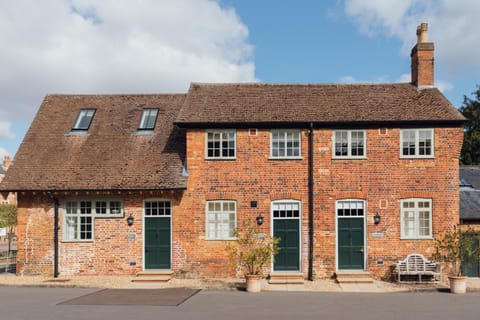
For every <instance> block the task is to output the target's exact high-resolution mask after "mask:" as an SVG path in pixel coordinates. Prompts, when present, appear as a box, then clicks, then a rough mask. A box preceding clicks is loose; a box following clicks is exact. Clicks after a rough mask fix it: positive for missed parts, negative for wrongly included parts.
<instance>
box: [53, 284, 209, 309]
mask: <svg viewBox="0 0 480 320" xmlns="http://www.w3.org/2000/svg"><path fill="white" fill-rule="evenodd" d="M199 291H200V290H199V289H189V288H168V289H103V290H100V291H96V292H93V293H90V294H87V295H84V296H81V297H78V298H74V299H71V300H67V301H64V302H60V303H59V305H147V306H178V305H180V304H182V303H183V302H185V301H187V300H188V299H189V298H191V297H192V296H194V295H195V294H197V293H198V292H199Z"/></svg>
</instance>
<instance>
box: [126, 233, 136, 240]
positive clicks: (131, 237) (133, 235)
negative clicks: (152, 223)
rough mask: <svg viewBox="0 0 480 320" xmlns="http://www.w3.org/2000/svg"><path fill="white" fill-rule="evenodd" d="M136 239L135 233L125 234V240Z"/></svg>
mask: <svg viewBox="0 0 480 320" xmlns="http://www.w3.org/2000/svg"><path fill="white" fill-rule="evenodd" d="M136 237H137V234H135V233H127V239H135V238H136Z"/></svg>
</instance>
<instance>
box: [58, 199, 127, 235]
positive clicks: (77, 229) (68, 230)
mask: <svg viewBox="0 0 480 320" xmlns="http://www.w3.org/2000/svg"><path fill="white" fill-rule="evenodd" d="M82 202H84V203H90V206H89V208H90V212H89V213H82V206H81V203H82ZM103 202H105V207H103V206H102V205H98V203H103ZM69 203H76V205H75V207H74V208H75V211H76V212H70V213H69V212H68V211H69V209H70V208H71V207H70V206H69V205H68V204H69ZM112 203H119V204H120V206H116V205H115V208H114V209H116V211H115V212H112V211H113V210H112V209H111V207H112ZM83 208H85V209H86V208H87V207H83ZM103 208H105V211H104V212H102V211H103V210H102V209H103ZM117 210H118V211H117ZM97 211H98V212H97ZM123 217H124V209H123V201H122V200H121V199H116V198H115V199H113V198H112V199H111V198H95V199H66V200H65V201H64V203H63V222H62V225H63V228H62V229H63V240H62V241H64V242H89V241H93V240H94V239H95V219H97V218H123ZM82 218H85V219H88V218H90V220H91V222H90V223H88V224H91V230H90V232H89V233H91V236H90V237H88V238H84V239H81V232H82V231H81V230H82V225H87V223H83V224H82V223H81V220H82ZM69 221H76V222H74V225H73V226H72V225H70V224H69Z"/></svg>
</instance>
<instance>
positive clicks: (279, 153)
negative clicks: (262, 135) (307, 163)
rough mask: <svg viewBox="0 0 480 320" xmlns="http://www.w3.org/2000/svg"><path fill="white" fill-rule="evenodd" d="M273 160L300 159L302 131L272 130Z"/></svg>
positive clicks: (271, 151) (271, 148)
mask: <svg viewBox="0 0 480 320" xmlns="http://www.w3.org/2000/svg"><path fill="white" fill-rule="evenodd" d="M270 156H271V157H272V158H299V157H300V156H301V152H300V130H272V132H271V143H270Z"/></svg>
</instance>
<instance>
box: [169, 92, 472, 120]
mask: <svg viewBox="0 0 480 320" xmlns="http://www.w3.org/2000/svg"><path fill="white" fill-rule="evenodd" d="M420 121H425V122H429V121H431V122H459V123H462V122H463V121H464V117H463V116H462V115H461V114H460V112H458V110H456V109H455V107H454V106H453V105H451V104H450V102H448V100H447V99H446V98H445V97H444V96H443V94H442V93H441V92H440V91H439V90H438V89H436V88H432V89H422V90H418V89H417V87H415V86H413V85H412V84H409V83H400V84H268V83H238V84H201V83H193V84H191V86H190V89H189V92H188V95H187V98H186V100H185V104H184V105H183V107H182V110H181V111H180V113H179V115H178V117H177V119H176V123H177V124H179V125H182V126H186V127H188V126H190V127H192V126H203V125H207V124H209V123H210V124H212V123H214V124H216V125H219V124H222V123H223V124H242V123H243V124H246V123H248V124H256V123H268V124H275V123H290V124H295V123H309V122H314V123H320V124H324V125H331V124H341V123H362V122H365V123H375V122H392V123H399V122H420Z"/></svg>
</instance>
